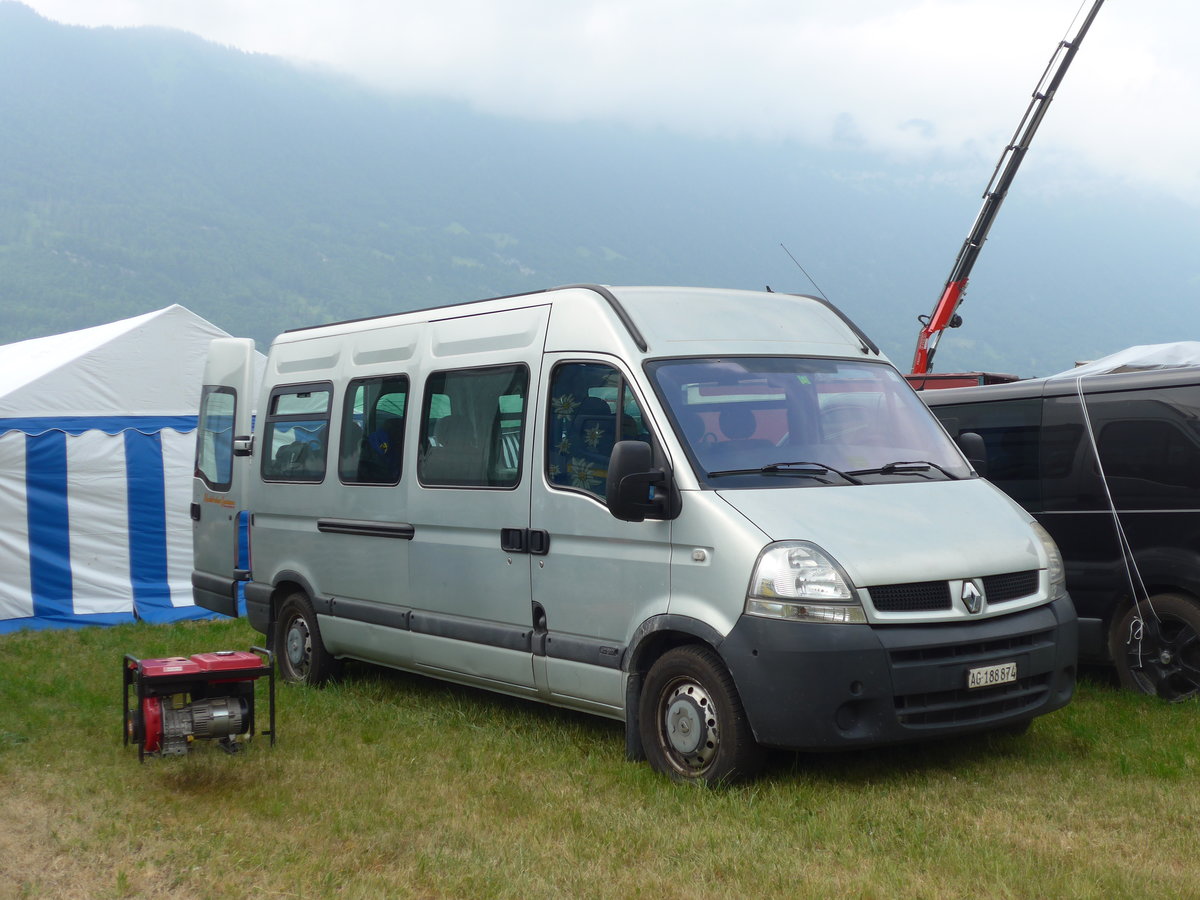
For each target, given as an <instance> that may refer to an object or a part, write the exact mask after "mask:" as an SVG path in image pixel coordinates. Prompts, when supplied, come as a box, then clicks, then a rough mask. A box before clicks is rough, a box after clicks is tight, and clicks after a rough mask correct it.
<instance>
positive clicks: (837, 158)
mask: <svg viewBox="0 0 1200 900" xmlns="http://www.w3.org/2000/svg"><path fill="white" fill-rule="evenodd" d="M1036 74H1037V73H1034V72H1031V73H1030V79H1031V80H1032V79H1033V78H1034V77H1035V76H1036ZM1027 88H1028V85H1026V84H1020V85H1014V86H1013V92H1014V96H1015V97H1019V96H1020V95H1021V93H1022V91H1024V90H1026V89H1027ZM1054 114H1055V110H1054V109H1051V111H1050V112H1049V114H1048V115H1049V116H1054ZM0 122H2V123H3V128H0V172H2V173H3V175H2V176H0V340H2V341H13V340H20V339H22V338H26V337H33V336H37V335H42V334H49V333H53V332H57V331H63V330H68V329H72V328H80V327H85V326H88V325H94V324H98V323H100V322H105V321H109V320H111V319H115V318H119V317H122V316H128V315H135V314H138V313H141V312H145V311H148V310H150V309H155V308H159V307H162V306H165V305H167V304H169V303H176V302H177V303H182V304H184V305H185V306H187V307H189V308H190V309H192V310H194V311H195V312H197V313H199V314H200V315H203V316H205V317H206V318H208V319H210V320H212V321H213V322H215V323H216V324H217V325H219V326H221V327H222V328H224V329H226V330H227V331H230V332H232V333H235V334H242V335H248V336H251V337H254V338H256V339H257V340H259V341H260V342H261V343H263V344H264V345H265V343H266V342H268V341H269V340H270V338H271V337H272V336H273V335H274V334H276V333H277V332H279V331H280V330H283V329H285V328H291V327H298V326H304V325H311V324H315V323H318V322H322V321H329V320H336V319H345V318H355V317H359V316H366V315H374V314H378V313H385V312H392V311H397V310H404V309H412V308H417V307H425V306H431V305H436V304H441V303H452V302H459V301H466V300H473V299H478V298H481V297H487V296H496V295H502V294H510V293H517V292H521V291H528V290H536V289H540V288H544V287H550V286H553V285H555V284H563V283H574V282H585V281H595V282H604V283H610V284H631V283H677V284H694V285H712V286H725V287H745V288H761V287H763V286H764V285H768V284H769V285H770V286H771V287H772V288H774V289H775V290H789V291H799V292H804V293H814V292H815V290H816V289H815V288H814V287H813V285H812V284H811V283H810V282H809V280H808V279H807V278H806V277H805V275H804V274H803V273H802V272H801V271H800V270H799V269H798V268H797V266H796V265H795V264H794V263H793V262H792V260H791V259H790V258H789V257H788V255H787V253H786V252H785V250H784V249H783V247H782V246H781V245H786V248H787V250H790V251H791V253H792V254H794V255H795V256H796V258H797V259H798V260H799V262H800V263H801V264H802V265H803V267H804V269H805V270H807V272H808V273H809V274H810V275H811V276H812V277H813V278H814V279H815V280H816V282H817V283H818V284H819V285H820V288H821V289H822V290H823V291H824V292H825V293H826V294H827V295H828V296H829V297H830V299H832V300H833V301H834V302H835V303H837V304H838V305H839V306H840V307H842V308H843V309H844V310H845V311H846V312H847V313H848V314H849V315H850V316H852V317H853V318H854V319H856V320H857V321H858V322H859V323H860V324H861V325H862V326H863V328H864V329H865V330H867V331H868V332H869V333H870V334H871V335H872V336H873V337H874V338H875V339H876V340H877V341H878V342H879V343H880V344H881V345H882V346H883V348H884V349H885V351H886V352H887V353H888V354H889V355H890V356H891V357H892V358H893V359H894V360H895V361H896V362H897V364H898V365H900V366H901V367H907V365H908V363H909V360H910V359H911V356H912V351H913V346H914V343H915V339H916V333H917V330H918V328H919V326H918V324H917V322H916V316H917V315H918V314H925V313H928V312H929V311H930V310H931V308H932V306H933V304H934V301H935V300H936V299H937V296H938V294H939V293H940V290H941V287H942V284H943V282H944V280H945V278H946V275H947V273H948V272H949V270H950V267H951V265H952V263H953V261H954V256H955V254H956V253H957V251H958V248H959V245H960V244H961V242H962V240H963V238H964V236H965V235H966V233H967V230H968V228H969V226H970V224H971V221H972V219H973V217H974V215H975V213H976V211H977V210H978V207H979V203H980V197H979V195H980V192H981V191H982V190H983V187H984V184H985V183H986V181H987V178H988V175H990V171H991V169H990V162H991V161H994V157H995V156H998V155H999V153H1000V150H1001V149H1002V148H1000V147H996V148H995V154H994V156H993V157H992V160H991V161H989V162H986V163H984V164H983V165H981V167H980V169H979V171H978V173H977V178H975V177H971V178H964V177H962V173H961V172H960V171H958V170H957V169H956V170H954V171H953V172H950V170H948V169H947V170H939V169H938V168H937V167H936V166H931V165H929V164H928V163H923V164H922V165H915V164H912V163H905V162H899V161H896V160H892V159H887V158H882V157H880V156H872V155H868V154H866V153H865V152H863V151H862V150H861V149H860V147H859V146H858V145H857V144H856V142H855V140H854V137H853V135H852V134H850V135H847V136H846V138H845V140H844V142H843V146H841V147H839V148H838V149H836V150H832V151H821V152H818V151H814V150H812V149H810V148H805V147H802V146H800V145H798V144H793V143H787V142H782V141H779V142H763V141H758V142H755V141H749V140H724V141H723V140H701V139H695V138H687V137H681V136H678V135H672V134H667V133H665V132H659V131H652V130H646V129H642V130H639V129H635V128H633V127H628V126H621V127H618V126H615V125H604V124H596V123H590V124H562V123H551V122H543V123H530V122H528V121H521V120H517V119H506V118H499V117H492V116H486V115H483V114H480V113H478V112H473V111H471V110H470V109H468V108H467V107H465V106H459V105H454V104H452V103H448V102H446V101H434V100H430V99H423V98H419V97H412V96H398V95H387V94H383V93H380V92H378V91H375V90H369V89H367V88H364V87H362V86H360V85H358V84H355V83H354V82H351V81H349V80H347V79H345V78H342V77H339V76H335V75H331V74H328V73H321V72H318V71H314V70H312V69H300V68H297V67H295V66H293V65H291V64H288V63H285V62H282V61H280V60H277V59H273V58H270V57H264V56H254V55H249V54H245V53H242V52H240V51H236V50H232V49H229V48H225V47H220V46H217V45H213V44H208V43H205V42H203V41H201V40H200V39H198V38H194V37H190V36H187V35H184V34H182V33H178V32H172V31H164V30H158V29H133V30H117V29H110V28H98V29H85V28H79V27H72V26H65V25H59V24H55V23H52V22H49V21H47V20H44V19H42V18H40V17H38V16H37V15H36V14H35V13H33V12H32V11H31V10H29V9H28V8H26V7H24V6H22V5H20V4H17V3H13V2H0ZM1013 124H1014V126H1015V124H1016V123H1015V121H1014V123H1013ZM1044 172H1045V170H1042V171H1039V167H1038V144H1037V142H1036V140H1035V141H1034V144H1033V148H1032V149H1031V151H1030V154H1029V157H1028V159H1027V161H1026V163H1025V166H1024V168H1023V169H1022V171H1021V173H1020V174H1019V175H1018V177H1017V180H1016V183H1015V185H1014V187H1013V190H1012V193H1011V195H1010V196H1009V198H1008V200H1007V202H1006V204H1005V206H1004V208H1003V210H1002V211H1001V212H1000V215H999V218H998V220H997V224H996V226H995V227H994V229H993V231H992V234H991V238H990V240H989V242H988V245H987V247H986V248H985V249H984V251H983V253H982V255H981V257H980V262H979V264H978V265H977V266H976V268H975V271H974V273H973V276H972V279H971V287H970V290H969V293H968V297H967V301H966V303H965V304H964V306H963V307H962V309H961V313H962V315H963V317H964V320H965V324H964V326H963V327H962V328H961V329H958V330H957V331H953V332H948V333H947V335H946V337H945V338H944V339H943V341H942V344H941V348H940V350H939V352H938V356H937V359H936V363H935V368H936V369H937V370H939V371H951V370H959V369H979V368H983V369H993V370H1001V371H1011V372H1014V373H1017V374H1021V375H1034V374H1047V373H1049V372H1053V371H1057V370H1059V369H1063V368H1066V367H1068V366H1069V365H1070V364H1071V363H1072V362H1073V361H1074V360H1076V359H1085V358H1091V357H1094V356H1097V355H1101V354H1103V353H1107V352H1111V351H1113V350H1117V349H1120V348H1122V347H1125V346H1128V345H1130V344H1135V343H1153V342H1158V341H1167V340H1177V339H1185V338H1189V339H1190V338H1197V336H1198V335H1200V303H1197V301H1198V300H1200V255H1198V254H1197V253H1196V251H1195V248H1194V245H1195V243H1196V238H1197V236H1200V229H1198V228H1197V226H1196V215H1197V211H1196V209H1195V208H1194V207H1191V206H1188V205H1187V204H1186V203H1184V202H1182V201H1176V200H1173V199H1172V198H1171V197H1169V196H1163V195H1153V196H1151V195H1149V194H1147V193H1145V192H1142V193H1133V192H1131V191H1130V190H1129V189H1128V188H1127V187H1126V186H1125V185H1123V184H1119V183H1110V182H1105V183H1097V184H1092V185H1072V186H1063V185H1062V184H1060V183H1058V182H1055V181H1052V180H1051V179H1050V178H1049V177H1047V176H1046V175H1045V174H1044Z"/></svg>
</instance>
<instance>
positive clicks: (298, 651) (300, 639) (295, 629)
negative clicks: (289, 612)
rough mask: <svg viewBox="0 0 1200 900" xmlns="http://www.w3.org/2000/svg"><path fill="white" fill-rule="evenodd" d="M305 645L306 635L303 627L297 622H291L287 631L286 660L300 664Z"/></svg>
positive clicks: (305, 648)
mask: <svg viewBox="0 0 1200 900" xmlns="http://www.w3.org/2000/svg"><path fill="white" fill-rule="evenodd" d="M307 645H308V635H307V634H306V633H305V629H304V628H303V627H301V625H300V624H299V623H293V624H292V627H291V628H289V629H288V633H287V657H288V662H290V663H291V664H292V665H293V666H299V665H301V664H302V663H303V662H304V655H305V652H306V650H307Z"/></svg>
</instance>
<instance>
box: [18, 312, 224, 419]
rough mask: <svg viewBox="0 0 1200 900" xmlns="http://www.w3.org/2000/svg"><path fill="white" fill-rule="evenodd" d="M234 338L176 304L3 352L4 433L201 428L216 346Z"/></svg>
mask: <svg viewBox="0 0 1200 900" xmlns="http://www.w3.org/2000/svg"><path fill="white" fill-rule="evenodd" d="M228 336H229V335H228V334H227V333H226V332H224V331H222V330H221V329H220V328H218V327H217V326H215V325H213V324H212V323H210V322H208V321H206V320H205V319H202V318H201V317H200V316H198V315H196V314H195V313H193V312H191V311H190V310H188V309H185V308H184V307H182V306H179V305H178V304H176V305H173V306H168V307H166V308H165V309H160V310H157V311H155V312H151V313H146V314H145V315H141V316H135V317H133V318H131V319H122V320H120V321H118V322H110V323H108V324H107V325H97V326H95V327H94V328H84V329H82V330H81V331H71V332H68V333H66V334H56V335H51V336H50V337H42V338H33V339H32V340H28V341H20V342H18V343H15V344H7V345H5V346H2V347H0V433H3V432H5V431H9V430H12V429H17V430H20V431H24V432H26V433H36V432H37V431H39V430H52V429H57V430H61V431H66V432H68V433H79V432H81V431H84V430H90V429H98V430H101V431H106V432H108V433H109V434H115V433H117V432H119V431H124V430H126V429H129V428H135V429H137V430H138V431H143V432H147V433H148V432H151V431H157V430H159V429H161V428H164V427H171V428H184V429H191V428H194V427H195V417H196V410H197V406H198V403H199V397H200V379H201V377H202V375H203V371H204V359H205V356H206V355H207V353H208V344H209V341H211V340H212V339H213V338H218V337H228ZM180 417H186V419H181V418H180ZM18 420H20V421H18ZM82 420H87V421H86V422H85V421H82Z"/></svg>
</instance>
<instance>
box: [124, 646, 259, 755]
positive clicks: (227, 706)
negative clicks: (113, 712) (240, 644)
mask: <svg viewBox="0 0 1200 900" xmlns="http://www.w3.org/2000/svg"><path fill="white" fill-rule="evenodd" d="M273 663H274V658H273V657H272V655H271V651H269V650H264V649H263V648H261V647H251V648H250V650H249V651H245V650H218V651H216V652H215V653H197V654H195V655H194V656H190V657H183V656H170V657H165V658H163V659H137V658H136V657H134V656H130V655H128V654H127V655H126V656H125V658H124V660H123V661H122V663H121V671H122V678H123V680H124V715H125V744H126V745H128V744H129V743H130V741H132V742H133V743H135V744H137V748H138V760H139V761H141V760H144V759H145V757H146V756H183V755H185V754H186V753H187V752H188V751H189V750H191V748H192V744H193V742H194V741H196V740H216V741H217V742H218V746H220V747H221V748H222V749H224V750H226V751H228V752H230V753H236V752H237V751H238V750H240V749H241V748H242V746H243V744H244V743H245V742H246V741H248V740H250V738H252V737H253V736H254V694H255V683H256V682H257V681H258V679H260V678H263V677H264V676H265V677H266V678H267V684H268V688H267V694H268V697H269V711H268V719H269V727H268V728H265V729H263V731H262V734H264V735H268V736H269V737H270V739H271V745H272V746H274V744H275V669H274V665H273ZM131 692H132V694H133V696H132V698H131V696H130V694H131ZM131 699H132V700H133V703H132V704H131V703H130V700H131Z"/></svg>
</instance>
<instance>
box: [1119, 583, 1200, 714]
mask: <svg viewBox="0 0 1200 900" xmlns="http://www.w3.org/2000/svg"><path fill="white" fill-rule="evenodd" d="M1139 606H1140V614H1139V607H1137V606H1135V607H1133V608H1132V609H1130V610H1129V612H1127V613H1126V614H1125V617H1124V618H1123V619H1121V622H1120V623H1119V624H1118V625H1117V629H1116V631H1114V632H1113V634H1112V640H1111V644H1110V647H1109V649H1110V650H1111V651H1112V657H1113V661H1114V662H1115V663H1116V665H1117V675H1118V676H1119V677H1120V679H1121V686H1122V687H1124V688H1127V689H1129V690H1134V691H1140V692H1141V693H1143V694H1156V695H1157V696H1159V697H1162V698H1163V699H1164V700H1169V701H1173V702H1174V701H1178V700H1186V699H1187V698H1189V697H1194V696H1196V695H1197V693H1200V604H1198V603H1197V601H1196V600H1194V599H1192V598H1191V597H1187V596H1184V595H1183V594H1159V595H1157V596H1155V597H1151V598H1150V600H1149V601H1147V602H1145V603H1142V604H1140V605H1139Z"/></svg>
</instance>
